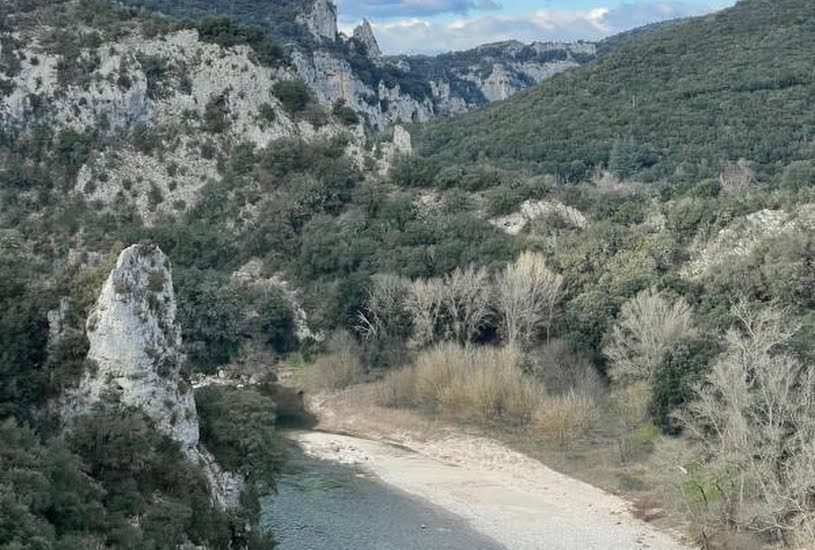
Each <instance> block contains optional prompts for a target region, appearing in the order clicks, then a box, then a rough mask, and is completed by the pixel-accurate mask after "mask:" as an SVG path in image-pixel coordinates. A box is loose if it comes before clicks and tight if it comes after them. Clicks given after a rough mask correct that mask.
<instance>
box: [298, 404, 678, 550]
mask: <svg viewBox="0 0 815 550" xmlns="http://www.w3.org/2000/svg"><path fill="white" fill-rule="evenodd" d="M315 405H316V406H315V407H314V410H315V411H316V412H317V413H318V414H319V416H320V419H321V421H320V424H318V426H317V427H316V429H315V431H292V432H288V433H287V436H288V437H289V438H290V439H292V440H293V441H294V442H295V443H297V444H298V445H299V446H300V447H301V448H302V449H303V451H304V452H305V453H306V454H307V455H309V456H312V457H314V458H318V459H322V460H327V461H331V462H335V463H339V464H346V465H354V466H358V467H361V468H364V469H365V470H367V471H368V472H370V473H371V474H372V475H374V476H376V477H377V478H378V479H379V480H381V481H382V482H383V483H385V484H387V485H389V486H391V487H394V488H396V489H399V490H401V491H404V492H406V493H409V494H411V495H413V496H416V497H419V498H421V499H423V500H425V501H427V502H429V503H431V504H433V505H435V506H439V507H441V508H443V509H445V510H447V511H449V512H451V513H453V514H455V515H457V516H459V517H461V518H462V519H464V520H466V521H467V522H468V523H469V524H470V525H471V527H472V528H473V529H474V530H476V531H477V532H479V533H481V534H483V535H485V536H487V537H489V538H491V539H493V540H495V541H497V542H498V543H499V544H501V545H502V546H504V547H506V548H508V549H511V550H540V549H542V548H545V549H546V550H595V549H596V550H617V549H619V550H629V549H631V550H645V549H648V550H690V549H691V548H692V547H691V546H688V545H685V544H683V543H681V542H679V541H678V540H675V539H674V538H672V537H671V536H670V535H669V534H667V533H666V532H664V531H660V530H659V529H657V528H656V527H655V526H653V525H651V524H649V523H646V522H645V521H642V520H639V519H637V518H635V517H634V516H633V515H632V514H631V511H630V503H628V502H627V501H625V500H624V499H622V498H620V497H618V496H615V495H612V494H610V493H608V492H606V491H603V490H602V489H599V488H597V487H595V486H592V485H589V484H588V483H585V482H583V481H579V480H577V479H574V478H571V477H569V476H567V475H564V474H561V473H559V472H556V471H554V470H552V469H551V468H549V467H547V466H546V465H544V464H543V463H541V462H539V461H537V460H535V459H532V458H530V457H527V456H526V455H523V454H521V453H518V452H516V451H513V450H511V449H509V448H507V447H505V446H504V445H502V444H500V443H498V442H497V441H494V440H491V439H489V438H485V437H479V436H470V435H466V434H464V433H460V432H457V431H455V430H451V429H449V428H446V429H444V430H435V429H432V430H423V431H422V433H416V432H413V431H412V430H410V429H406V428H405V427H404V426H398V425H395V426H392V428H393V429H392V431H389V432H388V433H384V432H385V431H386V427H385V426H383V425H382V422H381V419H379V420H380V422H378V423H376V426H375V429H366V427H367V428H372V427H371V426H368V425H367V423H366V422H365V421H364V419H361V418H350V419H349V418H345V419H343V422H337V418H336V416H335V413H336V411H332V410H331V409H330V407H327V406H326V403H325V402H322V403H316V404H315Z"/></svg>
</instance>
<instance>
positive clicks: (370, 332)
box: [357, 274, 410, 340]
mask: <svg viewBox="0 0 815 550" xmlns="http://www.w3.org/2000/svg"><path fill="white" fill-rule="evenodd" d="M409 285H410V281H408V280H407V279H405V278H404V277H400V276H398V275H392V274H377V275H374V277H373V284H372V286H371V288H370V290H369V291H368V303H367V304H366V307H365V311H361V312H359V314H358V318H359V324H358V325H357V330H358V331H359V333H360V334H362V336H363V337H364V338H365V339H366V340H373V339H376V338H380V337H382V336H385V335H386V334H387V333H388V331H389V330H391V329H392V328H394V327H395V325H396V323H398V322H399V320H400V318H401V317H402V315H403V314H404V312H405V297H406V296H407V293H408V286H409Z"/></svg>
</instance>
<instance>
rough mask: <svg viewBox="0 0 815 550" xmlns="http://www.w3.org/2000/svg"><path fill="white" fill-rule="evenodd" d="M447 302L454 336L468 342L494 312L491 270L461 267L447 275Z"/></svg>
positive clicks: (445, 299) (445, 298) (445, 296)
mask: <svg viewBox="0 0 815 550" xmlns="http://www.w3.org/2000/svg"><path fill="white" fill-rule="evenodd" d="M444 286H445V291H446V292H445V294H444V303H445V306H446V308H447V313H448V314H449V316H450V323H451V326H450V329H451V332H452V335H453V336H454V338H455V339H456V340H457V341H459V342H461V343H465V344H466V343H467V342H470V341H472V339H473V338H475V337H476V336H477V335H478V332H479V330H481V327H482V326H483V324H484V321H485V320H486V318H487V316H488V315H489V313H490V307H491V293H492V292H491V285H490V277H489V274H488V273H487V270H486V269H484V268H483V267H482V268H478V269H477V268H475V267H474V266H472V265H471V266H469V267H468V268H466V269H461V268H458V269H456V270H455V271H454V272H453V273H451V274H450V275H448V276H447V277H445V279H444Z"/></svg>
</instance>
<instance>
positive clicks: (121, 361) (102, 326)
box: [49, 245, 245, 508]
mask: <svg viewBox="0 0 815 550" xmlns="http://www.w3.org/2000/svg"><path fill="white" fill-rule="evenodd" d="M66 307H67V306H64V305H61V307H60V310H58V311H55V312H53V314H52V315H49V321H50V322H51V326H52V332H53V331H57V330H58V327H59V325H60V324H61V319H62V317H64V311H65V308H66ZM86 332H87V336H88V341H89V343H90V348H89V350H88V361H89V363H90V365H92V368H91V369H89V371H88V372H86V373H85V375H84V376H83V378H82V380H81V382H80V384H79V387H78V388H77V389H76V390H74V391H72V392H70V393H69V394H68V395H67V396H65V398H64V400H63V401H64V402H63V407H62V412H63V418H64V419H65V421H66V423H67V424H68V425H70V423H71V421H72V419H73V418H75V417H76V416H78V415H81V414H83V413H86V412H88V411H90V410H91V408H92V407H93V406H94V405H96V404H97V403H100V402H118V403H120V404H122V405H124V406H127V407H133V408H137V409H140V410H141V411H143V412H144V413H145V414H146V415H147V416H148V417H149V418H150V419H151V420H152V421H153V422H154V423H155V425H156V428H157V429H158V430H160V431H161V432H162V433H164V434H165V435H167V436H169V437H170V438H172V439H173V440H175V441H176V442H177V443H178V444H179V445H180V446H181V449H182V451H183V452H184V453H185V454H186V455H187V457H188V458H189V459H190V460H191V461H192V462H194V463H196V464H198V465H199V466H201V468H202V470H203V472H204V473H205V475H206V476H207V479H208V481H209V485H210V490H211V492H212V497H213V499H214V500H215V501H216V502H217V503H218V504H219V505H220V506H222V507H223V508H235V507H237V506H239V504H240V496H241V492H242V491H243V488H244V484H245V482H244V479H243V477H242V476H240V475H238V474H234V473H231V472H227V471H224V470H223V468H221V467H220V466H219V465H218V463H217V462H216V460H215V458H214V457H213V456H212V455H211V454H210V453H209V452H208V451H207V450H206V449H205V448H203V447H202V446H201V445H199V427H198V414H197V412H196V408H195V399H194V397H193V391H192V385H191V384H190V383H189V382H188V381H187V380H186V379H184V377H183V376H182V374H181V367H182V364H183V362H184V361H185V357H184V354H183V352H182V348H181V329H180V327H179V326H178V324H177V323H176V301H175V294H174V291H173V281H172V271H171V268H170V261H169V259H168V258H167V256H165V255H164V253H163V252H162V251H161V250H160V249H159V248H158V247H157V246H155V245H134V246H131V247H130V248H127V249H125V250H124V251H123V252H122V253H121V254H120V256H119V259H118V261H117V263H116V267H115V268H114V269H113V271H111V273H110V276H109V277H108V279H107V281H106V282H105V284H104V286H103V287H102V292H101V294H100V296H99V299H98V301H97V303H96V306H95V307H94V308H93V310H92V311H91V314H90V315H89V317H88V320H87V323H86Z"/></svg>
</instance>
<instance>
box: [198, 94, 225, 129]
mask: <svg viewBox="0 0 815 550" xmlns="http://www.w3.org/2000/svg"><path fill="white" fill-rule="evenodd" d="M226 100H227V97H226V93H223V94H221V95H218V96H213V97H212V98H210V100H209V101H208V102H207V104H206V106H205V107H204V130H205V131H207V132H210V133H213V134H222V133H224V132H225V131H226V130H227V129H229V109H228V107H227V102H226Z"/></svg>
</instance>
